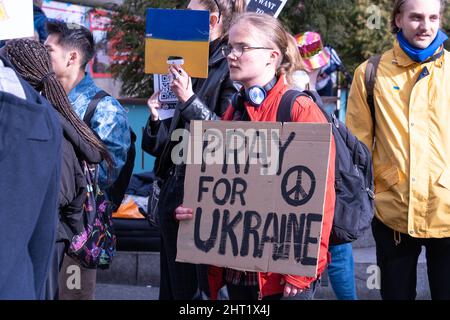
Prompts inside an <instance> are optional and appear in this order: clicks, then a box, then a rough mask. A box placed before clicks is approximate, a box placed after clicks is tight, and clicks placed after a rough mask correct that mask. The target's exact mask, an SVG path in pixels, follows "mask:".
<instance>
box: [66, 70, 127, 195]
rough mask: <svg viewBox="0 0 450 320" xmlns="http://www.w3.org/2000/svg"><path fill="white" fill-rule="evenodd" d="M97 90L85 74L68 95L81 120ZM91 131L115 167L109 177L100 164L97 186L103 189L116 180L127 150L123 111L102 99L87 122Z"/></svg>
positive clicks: (111, 100)
mask: <svg viewBox="0 0 450 320" xmlns="http://www.w3.org/2000/svg"><path fill="white" fill-rule="evenodd" d="M100 90H101V89H100V88H99V87H97V86H96V85H95V83H94V80H92V78H91V76H90V75H89V74H86V75H85V77H84V78H83V80H81V81H80V83H78V84H77V86H76V87H75V88H73V89H72V91H70V93H69V100H70V102H71V103H72V106H73V108H74V111H75V112H76V114H77V115H78V116H79V117H80V118H81V119H83V117H84V114H85V113H86V109H87V107H88V105H89V102H91V100H92V98H94V96H95V95H96V94H97V92H99V91H100ZM91 128H92V129H93V130H94V131H95V132H97V134H98V135H99V137H100V139H102V141H103V142H104V143H105V145H106V147H107V148H108V150H109V152H110V154H111V156H112V158H113V160H114V163H115V166H114V170H113V172H110V174H109V177H108V175H107V172H106V169H107V166H106V162H105V161H103V162H102V163H101V164H100V173H99V183H100V187H101V188H106V187H108V186H110V185H111V184H112V183H113V182H114V181H115V180H116V179H117V177H118V175H119V173H120V169H121V168H122V167H123V165H124V164H125V161H126V159H127V152H128V149H129V148H130V127H129V124H128V118H127V115H126V111H125V109H124V108H123V107H122V106H121V105H120V103H119V102H118V101H117V100H116V99H114V98H113V97H111V96H107V97H104V98H103V99H101V100H100V102H99V103H98V105H97V108H96V110H95V113H94V115H93V117H92V120H91ZM108 178H109V179H108Z"/></svg>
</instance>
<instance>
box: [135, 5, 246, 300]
mask: <svg viewBox="0 0 450 320" xmlns="http://www.w3.org/2000/svg"><path fill="white" fill-rule="evenodd" d="M188 9H192V10H209V12H210V38H209V42H210V47H209V63H208V78H207V79H192V78H191V77H190V76H189V75H188V74H187V73H186V71H185V70H184V69H183V67H182V61H181V60H182V57H178V59H176V58H175V57H174V58H173V59H170V61H168V65H169V70H168V72H169V75H170V76H171V78H172V79H171V89H172V91H173V92H174V93H175V95H176V96H177V98H178V101H179V103H178V104H177V106H176V110H175V114H174V116H173V118H172V119H167V120H163V121H161V120H159V114H158V109H159V108H160V103H159V102H158V92H155V94H153V95H152V97H150V99H149V101H148V106H149V110H150V114H151V115H150V119H149V121H148V124H147V128H146V130H145V132H144V136H143V141H142V149H144V151H146V152H148V153H150V154H151V155H153V156H155V157H156V158H157V159H156V162H155V174H156V175H157V177H158V178H160V179H161V180H162V183H161V184H160V187H161V191H160V194H159V203H158V205H157V210H156V211H158V212H157V218H158V219H159V225H160V230H161V241H162V243H161V285H160V294H159V298H160V299H161V300H172V299H177V300H178V299H184V300H190V299H198V298H200V297H199V293H200V292H202V291H203V292H205V293H206V295H209V294H208V292H207V291H208V289H207V285H206V270H205V269H202V267H197V266H195V265H193V264H188V263H179V262H175V258H176V248H177V233H178V221H177V220H176V219H175V218H174V211H175V208H176V207H177V206H178V205H180V204H181V203H182V201H183V195H184V194H183V188H184V172H185V166H184V165H175V164H174V161H173V159H172V158H171V154H172V150H173V148H174V146H175V145H176V143H177V142H175V141H171V139H170V137H171V134H172V132H173V131H174V130H175V129H177V128H187V129H188V128H189V123H190V121H191V120H218V119H220V117H221V116H222V115H223V113H224V112H225V110H226V109H227V107H228V105H229V101H230V98H231V96H232V95H233V94H234V93H235V92H236V88H235V87H234V86H233V82H232V81H231V80H230V74H229V69H228V65H227V60H226V59H225V57H223V56H222V54H221V48H222V47H223V46H225V45H226V44H227V37H226V35H227V30H228V29H229V25H230V22H231V20H232V18H233V15H234V14H236V13H241V12H243V11H244V9H245V1H244V0H191V1H190V2H189V4H188ZM155 188H157V186H155ZM152 203H156V202H155V201H153V202H152ZM150 208H151V206H150V205H149V210H151V209H150ZM153 213H155V210H153ZM199 270H200V271H199ZM201 270H205V272H202V271H201ZM201 275H205V277H201ZM202 279H204V281H202ZM199 284H200V290H198V289H199Z"/></svg>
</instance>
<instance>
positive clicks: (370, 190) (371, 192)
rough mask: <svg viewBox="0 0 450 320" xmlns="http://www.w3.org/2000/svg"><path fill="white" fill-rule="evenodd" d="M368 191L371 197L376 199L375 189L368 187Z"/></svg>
mask: <svg viewBox="0 0 450 320" xmlns="http://www.w3.org/2000/svg"><path fill="white" fill-rule="evenodd" d="M366 191H367V194H368V195H369V197H370V198H371V199H372V200H375V192H373V190H372V189H370V188H366Z"/></svg>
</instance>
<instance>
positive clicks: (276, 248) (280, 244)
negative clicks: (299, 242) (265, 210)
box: [272, 214, 290, 261]
mask: <svg viewBox="0 0 450 320" xmlns="http://www.w3.org/2000/svg"><path fill="white" fill-rule="evenodd" d="M286 225H287V217H286V215H285V214H283V215H281V223H280V233H279V234H280V237H279V238H278V239H277V243H275V244H274V245H273V253H272V259H273V260H274V261H277V260H278V259H281V260H287V259H289V249H290V244H289V242H288V241H289V239H288V238H287V237H286ZM286 246H287V250H286V248H285V247H286ZM286 252H287V253H288V254H287V255H285V253H286Z"/></svg>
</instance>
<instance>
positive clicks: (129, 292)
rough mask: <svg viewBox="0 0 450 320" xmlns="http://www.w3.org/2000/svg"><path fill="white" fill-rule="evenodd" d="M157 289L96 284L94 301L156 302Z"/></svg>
mask: <svg viewBox="0 0 450 320" xmlns="http://www.w3.org/2000/svg"><path fill="white" fill-rule="evenodd" d="M158 291H159V288H158V287H151V286H148V287H142V286H127V285H120V284H104V283H97V288H96V290H95V299H96V300H157V299H158Z"/></svg>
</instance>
